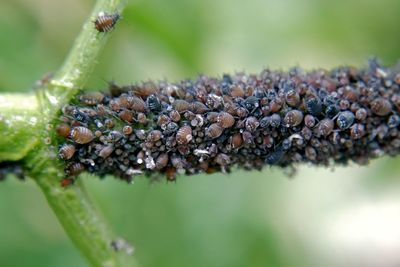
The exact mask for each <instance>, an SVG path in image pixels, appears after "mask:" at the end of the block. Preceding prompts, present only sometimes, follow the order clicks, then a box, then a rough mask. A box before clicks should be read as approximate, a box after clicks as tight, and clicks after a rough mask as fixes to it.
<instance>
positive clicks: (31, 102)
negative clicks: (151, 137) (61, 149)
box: [0, 0, 136, 267]
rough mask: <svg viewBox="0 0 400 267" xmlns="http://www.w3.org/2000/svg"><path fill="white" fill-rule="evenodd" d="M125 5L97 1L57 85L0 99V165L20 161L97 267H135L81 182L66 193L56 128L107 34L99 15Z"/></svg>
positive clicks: (116, 1)
mask: <svg viewBox="0 0 400 267" xmlns="http://www.w3.org/2000/svg"><path fill="white" fill-rule="evenodd" d="M122 8H123V3H122V1H121V0H98V1H97V4H96V6H95V7H94V9H93V11H92V13H91V15H90V17H89V18H88V20H87V21H86V22H85V24H84V25H83V28H82V31H81V33H80V35H79V36H78V38H77V39H76V41H75V44H74V46H73V47H72V49H71V51H70V53H69V55H68V57H67V58H66V60H65V62H64V64H63V66H62V67H61V69H60V70H59V71H58V72H56V74H55V76H54V78H53V79H51V80H50V81H49V82H46V83H43V84H42V88H39V89H37V91H36V97H35V96H34V95H17V94H13V95H1V96H0V133H1V137H0V162H1V161H21V162H23V164H24V166H25V169H26V171H27V175H28V176H30V177H32V178H33V179H34V180H35V181H36V183H37V184H38V186H39V187H40V188H41V190H42V191H43V193H44V195H45V196H46V198H47V201H48V203H49V205H50V207H51V208H52V209H53V211H54V213H55V214H56V216H57V218H58V219H59V221H60V223H61V225H62V226H63V227H64V229H65V231H66V233H67V234H68V235H69V237H70V238H71V240H72V241H73V242H74V243H75V245H76V247H77V248H78V249H79V250H80V251H81V252H82V254H83V255H84V256H85V257H86V258H87V259H88V260H89V262H90V263H91V264H92V265H93V266H116V267H117V266H135V265H136V264H135V262H134V260H133V258H131V257H130V258H128V256H127V255H126V254H125V253H124V252H122V251H120V252H116V251H114V249H113V248H112V247H111V245H110V244H111V241H112V240H113V238H114V236H113V235H112V233H111V231H110V230H109V228H108V226H107V224H106V223H105V222H104V220H103V219H102V217H101V216H100V215H99V213H98V211H97V210H96V209H95V207H94V206H93V204H92V202H91V200H90V198H89V197H88V195H87V194H86V192H85V189H84V187H83V184H82V183H80V182H78V183H76V184H74V185H73V186H71V187H69V188H62V187H61V186H60V181H61V180H62V178H63V176H64V171H63V165H62V163H60V161H59V160H58V159H57V142H56V138H57V137H56V136H55V130H54V126H55V125H56V124H57V117H58V116H59V112H60V108H61V107H62V106H63V105H64V104H66V103H68V102H69V101H70V100H71V99H72V98H73V97H74V96H75V95H76V93H77V92H78V90H79V89H81V88H83V87H84V85H85V81H86V80H87V78H88V77H89V75H90V74H91V72H92V70H93V68H94V65H95V64H96V59H97V57H98V54H99V52H100V50H101V48H102V47H103V46H104V44H105V43H106V40H107V39H108V35H109V33H106V34H104V33H98V32H97V31H96V30H95V28H94V25H93V20H94V19H95V18H96V16H97V14H98V13H99V12H106V13H113V12H116V11H118V12H121V11H122Z"/></svg>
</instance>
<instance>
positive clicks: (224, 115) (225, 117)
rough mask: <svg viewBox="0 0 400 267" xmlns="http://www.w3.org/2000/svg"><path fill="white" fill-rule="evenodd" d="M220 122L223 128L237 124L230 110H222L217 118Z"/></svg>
mask: <svg viewBox="0 0 400 267" xmlns="http://www.w3.org/2000/svg"><path fill="white" fill-rule="evenodd" d="M217 122H218V124H219V125H220V126H221V127H222V128H231V127H232V126H233V125H234V124H235V118H234V117H233V116H232V115H231V114H229V113H228V112H224V111H222V112H220V113H219V114H218V118H217Z"/></svg>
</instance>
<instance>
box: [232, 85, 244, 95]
mask: <svg viewBox="0 0 400 267" xmlns="http://www.w3.org/2000/svg"><path fill="white" fill-rule="evenodd" d="M230 95H231V96H232V97H244V91H243V88H242V87H241V86H240V85H238V84H236V85H233V86H232V88H231V92H230Z"/></svg>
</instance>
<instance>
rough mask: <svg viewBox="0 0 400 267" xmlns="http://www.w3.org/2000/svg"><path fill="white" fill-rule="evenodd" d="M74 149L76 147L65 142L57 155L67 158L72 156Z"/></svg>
mask: <svg viewBox="0 0 400 267" xmlns="http://www.w3.org/2000/svg"><path fill="white" fill-rule="evenodd" d="M75 151H76V149H75V146H74V145H69V144H65V145H63V146H62V147H61V148H60V150H59V151H58V155H59V156H60V158H61V159H64V160H68V159H71V158H72V157H73V156H74V154H75Z"/></svg>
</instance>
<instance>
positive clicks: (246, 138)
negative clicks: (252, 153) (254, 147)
mask: <svg viewBox="0 0 400 267" xmlns="http://www.w3.org/2000/svg"><path fill="white" fill-rule="evenodd" d="M242 139H243V142H244V143H245V144H246V145H251V144H253V143H254V136H253V135H252V134H251V132H249V131H244V132H243V133H242Z"/></svg>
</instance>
